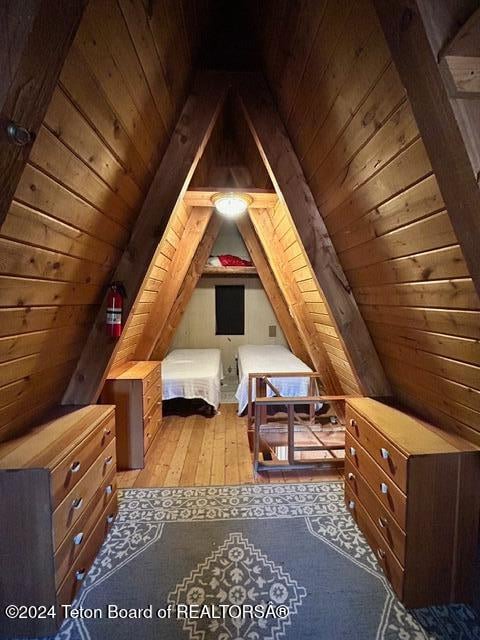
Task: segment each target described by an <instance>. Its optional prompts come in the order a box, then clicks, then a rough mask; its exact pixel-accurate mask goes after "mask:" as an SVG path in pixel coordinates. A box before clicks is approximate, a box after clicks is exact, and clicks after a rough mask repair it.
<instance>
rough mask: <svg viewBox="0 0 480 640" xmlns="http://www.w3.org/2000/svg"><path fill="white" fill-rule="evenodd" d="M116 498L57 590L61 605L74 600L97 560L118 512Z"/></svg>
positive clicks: (107, 508) (114, 496) (113, 498)
mask: <svg viewBox="0 0 480 640" xmlns="http://www.w3.org/2000/svg"><path fill="white" fill-rule="evenodd" d="M116 499H117V496H116V493H115V494H113V496H112V499H111V500H110V503H109V504H108V505H107V507H106V508H105V509H104V510H103V513H102V514H101V516H100V519H99V521H98V524H97V525H96V526H95V528H94V530H93V531H92V533H91V534H90V536H89V538H88V539H87V541H86V542H85V546H84V547H83V549H82V551H81V552H80V554H79V555H78V557H77V558H76V560H75V561H74V563H73V564H72V566H71V567H70V569H69V570H68V572H67V575H66V577H65V580H64V581H63V582H62V584H61V585H60V588H59V589H58V591H57V602H58V604H59V605H63V604H68V603H70V602H72V600H73V599H74V597H75V594H76V593H77V591H78V589H79V588H80V586H81V584H82V580H83V579H84V578H85V576H86V574H87V572H88V570H89V569H90V567H91V565H92V563H93V561H94V560H95V556H96V555H97V553H98V551H99V549H100V547H101V546H102V543H103V541H104V539H105V536H106V535H107V533H108V532H109V530H110V528H111V526H112V524H113V519H112V515H113V516H115V515H116V513H117V501H116Z"/></svg>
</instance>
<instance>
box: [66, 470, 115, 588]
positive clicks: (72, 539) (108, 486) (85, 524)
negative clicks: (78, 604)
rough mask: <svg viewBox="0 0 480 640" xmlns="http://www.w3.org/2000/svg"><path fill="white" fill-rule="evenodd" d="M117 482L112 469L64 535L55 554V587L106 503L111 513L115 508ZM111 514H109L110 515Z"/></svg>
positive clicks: (81, 547)
mask: <svg viewBox="0 0 480 640" xmlns="http://www.w3.org/2000/svg"><path fill="white" fill-rule="evenodd" d="M116 489H117V482H116V478H115V471H113V472H112V473H111V474H110V476H109V477H108V478H106V479H105V482H104V483H103V484H102V486H101V487H99V488H98V490H97V491H96V493H95V495H94V496H93V498H92V499H91V500H90V502H89V504H88V506H87V508H86V509H85V512H84V513H83V515H82V516H81V517H80V518H79V519H78V520H77V522H76V523H75V526H74V527H73V528H72V530H71V531H70V533H69V534H68V535H67V536H66V538H65V540H64V541H63V542H62V544H61V545H60V547H59V549H58V551H57V552H56V554H55V584H56V586H57V588H58V587H59V586H60V584H61V583H62V581H63V579H64V578H65V576H66V574H67V572H68V570H69V569H70V567H71V566H72V564H73V563H74V562H75V560H76V559H77V557H78V556H79V555H80V553H81V552H82V550H83V548H84V546H85V544H86V542H87V540H88V537H89V536H90V534H91V533H92V531H93V530H94V528H95V526H96V524H97V522H98V521H99V519H100V516H101V515H102V512H103V510H104V509H105V507H106V505H110V507H111V509H112V514H113V513H114V507H115V508H116V503H117V496H116ZM112 514H111V515H112Z"/></svg>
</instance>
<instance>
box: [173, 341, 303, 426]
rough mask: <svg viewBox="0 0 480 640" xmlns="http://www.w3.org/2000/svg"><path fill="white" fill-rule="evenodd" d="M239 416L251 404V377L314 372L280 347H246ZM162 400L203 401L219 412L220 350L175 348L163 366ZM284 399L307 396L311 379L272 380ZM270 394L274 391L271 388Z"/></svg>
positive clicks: (240, 359)
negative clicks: (251, 375) (249, 400)
mask: <svg viewBox="0 0 480 640" xmlns="http://www.w3.org/2000/svg"><path fill="white" fill-rule="evenodd" d="M238 370H239V379H240V382H239V385H238V388H237V392H236V394H235V396H236V398H237V400H238V413H239V414H242V413H243V412H244V411H245V409H246V407H247V405H248V376H249V374H251V373H264V372H278V371H282V372H290V371H291V372H296V373H298V372H302V371H306V372H311V371H312V369H310V367H308V366H307V365H306V364H305V363H304V362H302V361H301V360H300V359H299V358H297V357H296V356H295V355H294V354H293V353H292V352H291V351H289V350H288V349H287V348H286V347H283V346H281V345H243V346H241V347H239V349H238ZM162 378H163V399H164V400H171V399H177V398H185V399H188V400H198V399H201V400H203V401H204V402H206V403H207V404H208V405H209V406H211V407H212V408H213V409H214V410H217V409H218V407H219V405H220V392H221V380H222V378H223V370H222V361H221V353H220V349H175V350H174V351H171V352H170V353H169V354H168V356H167V357H166V358H165V360H164V361H163V363H162ZM271 381H272V383H273V385H274V386H275V387H276V388H277V389H278V391H279V392H280V394H281V395H282V396H290V397H299V396H306V395H308V385H309V379H308V378H301V377H292V378H288V377H281V378H272V379H271ZM267 392H268V395H272V394H273V391H272V390H271V389H270V388H269V389H268V390H267Z"/></svg>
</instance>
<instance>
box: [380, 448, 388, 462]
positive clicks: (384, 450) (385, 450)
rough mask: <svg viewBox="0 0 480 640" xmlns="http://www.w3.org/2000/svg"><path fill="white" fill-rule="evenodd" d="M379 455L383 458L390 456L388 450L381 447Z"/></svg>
mask: <svg viewBox="0 0 480 640" xmlns="http://www.w3.org/2000/svg"><path fill="white" fill-rule="evenodd" d="M380 455H381V456H382V458H383V459H384V460H388V459H389V457H390V453H389V452H388V449H384V448H383V447H382V448H381V449H380Z"/></svg>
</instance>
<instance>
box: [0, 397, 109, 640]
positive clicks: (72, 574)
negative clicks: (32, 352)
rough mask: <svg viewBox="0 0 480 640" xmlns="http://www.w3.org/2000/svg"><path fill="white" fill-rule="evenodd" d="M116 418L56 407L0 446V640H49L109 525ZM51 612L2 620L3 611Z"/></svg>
mask: <svg viewBox="0 0 480 640" xmlns="http://www.w3.org/2000/svg"><path fill="white" fill-rule="evenodd" d="M115 470H116V467H115V411H114V407H112V406H98V405H93V406H88V407H82V408H78V407H74V408H69V407H63V408H62V409H61V415H57V416H55V417H54V418H52V419H50V420H49V421H47V422H45V423H44V424H42V425H40V426H39V427H37V428H35V429H34V430H33V431H30V432H29V433H27V434H26V435H23V436H21V437H19V438H16V439H14V440H10V441H8V442H5V443H3V444H1V445H0V523H1V525H0V527H1V534H0V576H1V579H0V612H1V614H0V636H1V637H17V636H29V637H33V636H42V635H51V634H52V635H53V634H54V633H55V632H56V631H57V629H58V627H59V626H60V624H61V621H62V616H61V607H60V606H59V605H63V604H69V603H70V602H71V601H72V600H73V598H74V596H75V593H76V591H77V589H78V588H79V586H80V585H81V581H82V579H83V578H84V576H85V574H86V572H87V571H88V569H89V567H90V565H91V564H92V562H93V560H94V558H95V556H96V555H97V553H98V550H99V548H100V546H101V544H102V542H103V540H104V538H105V536H106V534H107V532H108V530H109V528H110V526H111V524H112V522H113V520H114V518H115V514H116V512H117V495H116V484H115ZM8 604H16V605H34V606H39V605H45V606H46V607H52V606H54V607H56V608H57V615H56V617H54V618H53V617H50V616H47V617H45V618H44V619H30V620H9V619H7V618H6V617H4V616H3V612H4V609H5V606H6V605H8Z"/></svg>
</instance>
